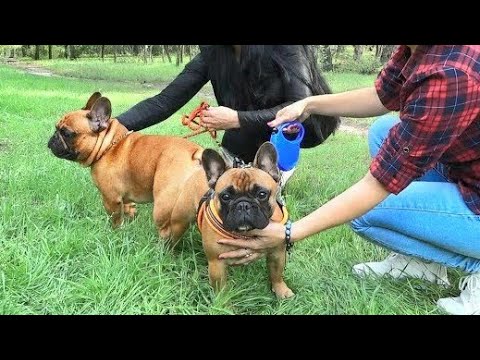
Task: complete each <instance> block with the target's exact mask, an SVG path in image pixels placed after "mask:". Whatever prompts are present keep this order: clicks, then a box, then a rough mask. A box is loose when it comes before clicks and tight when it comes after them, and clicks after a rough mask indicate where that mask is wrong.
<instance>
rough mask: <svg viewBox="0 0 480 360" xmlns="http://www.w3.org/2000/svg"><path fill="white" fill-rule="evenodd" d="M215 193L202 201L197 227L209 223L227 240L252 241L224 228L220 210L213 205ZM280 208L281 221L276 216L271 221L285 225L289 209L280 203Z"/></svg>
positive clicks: (207, 195)
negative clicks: (219, 213) (240, 239)
mask: <svg viewBox="0 0 480 360" xmlns="http://www.w3.org/2000/svg"><path fill="white" fill-rule="evenodd" d="M214 194H215V192H214V191H213V190H212V189H210V190H208V192H207V193H206V194H205V195H204V196H203V197H202V200H201V201H200V205H199V207H198V210H197V225H198V227H199V228H201V227H202V224H203V222H204V221H206V222H207V223H208V225H209V226H210V227H211V228H212V229H213V230H214V231H215V232H216V233H217V234H219V235H220V236H222V237H223V238H225V239H235V238H239V237H240V238H242V239H250V237H248V236H245V235H241V234H237V233H231V232H229V231H228V230H226V229H225V228H224V226H223V221H222V220H221V219H220V216H219V215H218V210H217V209H216V207H215V205H214V203H213V201H212V200H213V195H214ZM278 205H279V206H280V209H281V212H282V218H281V219H279V218H278V217H276V216H275V215H272V217H271V218H270V220H272V221H274V222H279V223H281V224H285V223H286V222H287V220H288V211H287V207H286V206H284V205H283V204H280V203H278Z"/></svg>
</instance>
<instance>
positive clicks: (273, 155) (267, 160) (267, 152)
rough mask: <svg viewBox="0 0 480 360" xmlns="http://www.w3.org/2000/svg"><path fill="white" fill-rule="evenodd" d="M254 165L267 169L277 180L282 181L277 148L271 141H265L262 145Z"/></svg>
mask: <svg viewBox="0 0 480 360" xmlns="http://www.w3.org/2000/svg"><path fill="white" fill-rule="evenodd" d="M253 166H254V167H256V168H258V169H260V170H263V171H265V172H266V173H267V174H269V175H270V176H271V177H272V178H273V179H274V180H275V181H276V182H279V181H280V169H279V168H278V154H277V149H275V146H273V144H272V143H271V142H265V143H263V144H262V146H260V148H259V149H258V151H257V154H256V155H255V159H254V160H253Z"/></svg>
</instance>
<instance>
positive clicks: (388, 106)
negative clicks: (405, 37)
mask: <svg viewBox="0 0 480 360" xmlns="http://www.w3.org/2000/svg"><path fill="white" fill-rule="evenodd" d="M405 51H406V48H405V46H401V47H399V48H398V49H397V50H396V51H395V52H394V53H393V54H392V56H391V58H390V60H389V61H388V62H387V63H386V64H385V66H384V67H383V69H382V71H381V72H380V74H379V75H378V77H377V79H376V80H375V85H374V86H372V87H368V88H363V89H357V90H350V91H346V92H343V93H338V94H327V95H322V96H311V97H308V98H305V99H302V100H300V101H297V102H296V103H294V104H292V105H290V106H287V107H285V108H284V109H282V110H280V111H279V112H278V113H277V115H276V118H275V120H273V121H271V122H269V123H268V125H269V126H270V127H276V126H278V125H280V124H282V123H284V122H288V121H291V120H293V119H297V120H300V121H304V120H305V119H306V118H308V117H309V116H310V115H311V114H319V115H331V116H344V117H353V118H363V117H371V116H380V115H383V114H386V113H387V112H389V111H398V110H400V102H399V98H400V96H399V95H400V91H401V87H402V81H401V80H400V77H401V73H402V69H403V66H404V64H405Z"/></svg>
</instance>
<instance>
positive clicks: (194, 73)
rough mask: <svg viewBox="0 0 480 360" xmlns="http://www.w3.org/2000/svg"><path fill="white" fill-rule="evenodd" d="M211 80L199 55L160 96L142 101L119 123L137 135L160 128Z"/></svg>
mask: <svg viewBox="0 0 480 360" xmlns="http://www.w3.org/2000/svg"><path fill="white" fill-rule="evenodd" d="M208 80H209V79H208V69H207V65H206V63H205V61H204V60H203V56H202V53H200V54H198V55H197V56H195V57H194V58H193V59H192V60H191V61H190V62H189V63H188V64H187V65H186V66H185V68H184V69H183V71H182V72H181V73H180V74H179V75H178V76H177V77H176V78H175V79H174V80H173V81H172V82H171V83H170V84H169V85H168V86H167V87H166V88H165V89H164V90H163V91H162V92H161V93H160V94H158V95H155V96H153V97H151V98H149V99H146V100H143V101H142V102H140V103H138V104H137V105H135V106H133V107H132V108H131V109H129V110H127V111H126V112H124V113H123V114H121V115H119V116H117V119H118V121H119V122H120V123H121V124H123V125H125V126H126V127H127V129H129V130H135V131H137V130H142V129H144V128H146V127H149V126H151V125H154V124H157V123H159V122H161V121H163V120H165V119H167V118H169V117H170V116H171V115H172V114H174V113H175V112H176V111H178V110H179V109H180V108H181V107H182V106H183V105H185V104H186V103H187V102H188V101H189V100H190V99H191V98H192V97H193V96H195V94H196V93H198V91H199V90H200V89H201V88H202V87H203V85H205V84H206V83H207V81H208Z"/></svg>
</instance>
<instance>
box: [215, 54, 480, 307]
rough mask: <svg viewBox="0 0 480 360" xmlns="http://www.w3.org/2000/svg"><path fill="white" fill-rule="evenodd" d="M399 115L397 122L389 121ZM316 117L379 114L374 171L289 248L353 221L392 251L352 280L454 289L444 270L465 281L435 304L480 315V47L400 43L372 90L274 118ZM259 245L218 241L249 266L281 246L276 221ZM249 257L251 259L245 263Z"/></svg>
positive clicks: (294, 231)
mask: <svg viewBox="0 0 480 360" xmlns="http://www.w3.org/2000/svg"><path fill="white" fill-rule="evenodd" d="M389 111H397V112H398V115H392V114H389V115H384V114H386V113H388V112H389ZM310 114H322V115H330V116H348V117H354V118H361V117H370V116H380V115H384V116H381V117H380V118H378V119H377V121H376V122H375V123H374V124H373V125H372V127H371V129H370V131H369V138H368V142H369V148H370V154H371V156H372V162H371V164H370V168H369V171H368V172H367V174H366V175H365V177H364V178H363V179H362V180H360V181H359V182H358V183H356V184H355V185H353V186H352V187H350V188H349V189H348V190H346V191H345V192H344V193H342V194H340V195H338V196H337V197H335V198H334V199H332V200H330V201H329V202H327V203H326V204H324V205H323V206H321V207H320V208H319V209H317V210H316V211H314V212H313V213H311V214H309V215H307V216H306V217H304V218H302V219H300V220H298V221H296V222H294V223H293V225H292V228H291V239H292V241H293V242H296V241H300V240H303V239H304V238H306V237H308V236H310V235H312V234H315V233H318V232H320V231H323V230H326V229H329V228H331V227H334V226H337V225H340V224H344V223H346V222H348V221H351V225H352V228H353V230H354V231H355V232H356V233H357V234H359V235H360V236H362V237H364V238H365V239H367V240H369V241H372V242H374V243H375V244H378V245H381V246H383V247H386V248H388V249H390V250H392V251H393V252H392V254H390V256H389V257H388V258H387V259H385V260H384V261H380V262H368V263H362V264H358V265H355V266H354V267H353V272H354V274H356V275H358V276H361V277H365V276H382V275H389V276H392V277H393V278H396V279H400V278H404V277H417V278H423V279H425V280H427V281H430V282H434V283H437V284H440V285H444V286H449V285H450V282H449V280H448V276H447V267H451V268H458V269H461V270H463V271H465V272H467V273H468V274H469V275H468V276H465V277H464V278H462V279H461V280H460V284H459V287H460V290H461V293H460V296H459V297H452V298H444V299H439V300H438V301H437V305H438V306H439V307H440V308H441V309H442V310H444V311H445V312H447V313H450V314H459V315H460V314H480V46H477V45H401V46H399V47H397V49H396V50H395V51H394V53H393V54H392V56H391V58H390V60H389V61H388V63H387V64H386V65H385V66H384V68H383V69H382V71H381V72H380V74H379V76H378V78H377V80H376V81H375V84H374V86H372V87H369V88H365V89H359V90H354V91H348V92H344V93H339V94H332V95H323V96H313V97H308V98H306V99H304V100H300V101H298V102H296V103H294V104H292V105H290V106H288V107H286V108H284V109H283V110H281V111H279V112H278V113H277V117H276V119H275V120H274V121H272V122H271V123H269V125H270V126H272V127H275V126H278V125H279V124H281V123H284V122H286V121H290V120H292V119H299V120H303V119H305V118H306V117H307V116H309V115H310ZM251 235H256V236H257V239H256V240H248V241H244V240H243V241H242V240H221V243H224V244H230V245H234V246H237V247H240V248H241V249H239V250H235V251H231V252H229V253H225V254H222V255H221V257H222V258H225V259H227V261H229V262H230V263H232V264H246V263H249V262H251V261H253V260H255V259H257V258H259V257H260V256H262V253H263V252H264V251H265V249H267V248H270V247H273V246H277V245H278V244H279V243H280V242H282V241H285V238H286V236H285V228H284V226H283V225H281V224H278V223H277V224H275V223H271V224H270V225H269V226H268V227H267V228H265V229H264V230H260V231H252V232H251ZM245 249H248V251H249V254H250V253H251V254H252V255H249V256H248V257H247V258H245V257H244V256H245Z"/></svg>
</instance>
